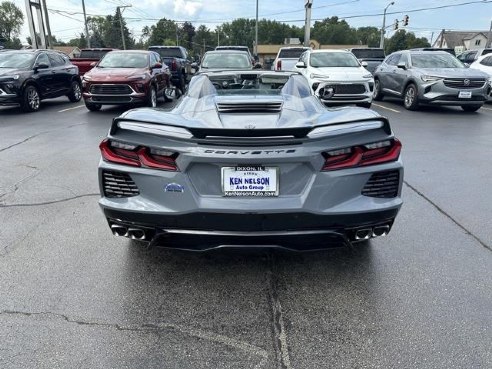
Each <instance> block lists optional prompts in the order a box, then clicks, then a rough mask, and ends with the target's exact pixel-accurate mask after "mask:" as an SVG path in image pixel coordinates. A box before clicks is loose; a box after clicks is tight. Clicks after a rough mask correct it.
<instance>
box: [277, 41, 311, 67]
mask: <svg viewBox="0 0 492 369" xmlns="http://www.w3.org/2000/svg"><path fill="white" fill-rule="evenodd" d="M306 50H311V49H310V48H309V47H303V46H289V47H281V48H280V50H279V51H278V53H277V57H276V58H275V61H274V62H273V66H272V69H273V70H294V67H295V65H296V63H297V61H298V60H299V57H300V56H301V54H302V53H303V52H305V51H306Z"/></svg>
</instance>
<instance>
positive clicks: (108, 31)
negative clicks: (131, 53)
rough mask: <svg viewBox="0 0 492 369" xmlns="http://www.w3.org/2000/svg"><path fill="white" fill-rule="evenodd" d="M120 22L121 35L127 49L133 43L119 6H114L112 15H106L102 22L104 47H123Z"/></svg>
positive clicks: (130, 47)
mask: <svg viewBox="0 0 492 369" xmlns="http://www.w3.org/2000/svg"><path fill="white" fill-rule="evenodd" d="M120 18H121V22H122V23H123V35H124V37H125V43H126V48H127V49H132V48H133V46H134V45H135V40H134V39H133V38H132V37H131V35H130V31H129V30H128V27H127V26H126V22H125V18H123V17H122V14H121V11H120V8H116V13H115V15H114V16H111V15H108V16H106V20H105V22H104V33H103V35H102V36H103V41H104V44H105V45H106V47H114V48H117V49H123V40H122V39H121V28H120V27H121V25H120Z"/></svg>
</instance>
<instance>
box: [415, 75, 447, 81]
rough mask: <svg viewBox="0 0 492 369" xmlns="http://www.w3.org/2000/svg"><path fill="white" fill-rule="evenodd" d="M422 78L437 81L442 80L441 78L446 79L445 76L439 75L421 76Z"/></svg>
mask: <svg viewBox="0 0 492 369" xmlns="http://www.w3.org/2000/svg"><path fill="white" fill-rule="evenodd" d="M420 78H421V79H422V81H424V82H436V81H440V80H441V79H444V78H443V77H438V76H421V77H420Z"/></svg>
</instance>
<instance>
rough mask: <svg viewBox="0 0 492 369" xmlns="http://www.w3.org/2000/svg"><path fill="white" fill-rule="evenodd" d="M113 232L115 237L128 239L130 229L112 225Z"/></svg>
mask: <svg viewBox="0 0 492 369" xmlns="http://www.w3.org/2000/svg"><path fill="white" fill-rule="evenodd" d="M111 231H112V232H113V234H114V235H115V236H121V237H128V228H126V227H125V226H122V225H119V224H111Z"/></svg>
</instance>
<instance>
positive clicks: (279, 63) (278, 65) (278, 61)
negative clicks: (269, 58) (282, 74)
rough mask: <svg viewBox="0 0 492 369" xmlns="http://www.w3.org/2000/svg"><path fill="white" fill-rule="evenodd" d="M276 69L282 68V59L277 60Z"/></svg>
mask: <svg viewBox="0 0 492 369" xmlns="http://www.w3.org/2000/svg"><path fill="white" fill-rule="evenodd" d="M277 70H282V60H281V59H279V60H277Z"/></svg>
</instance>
